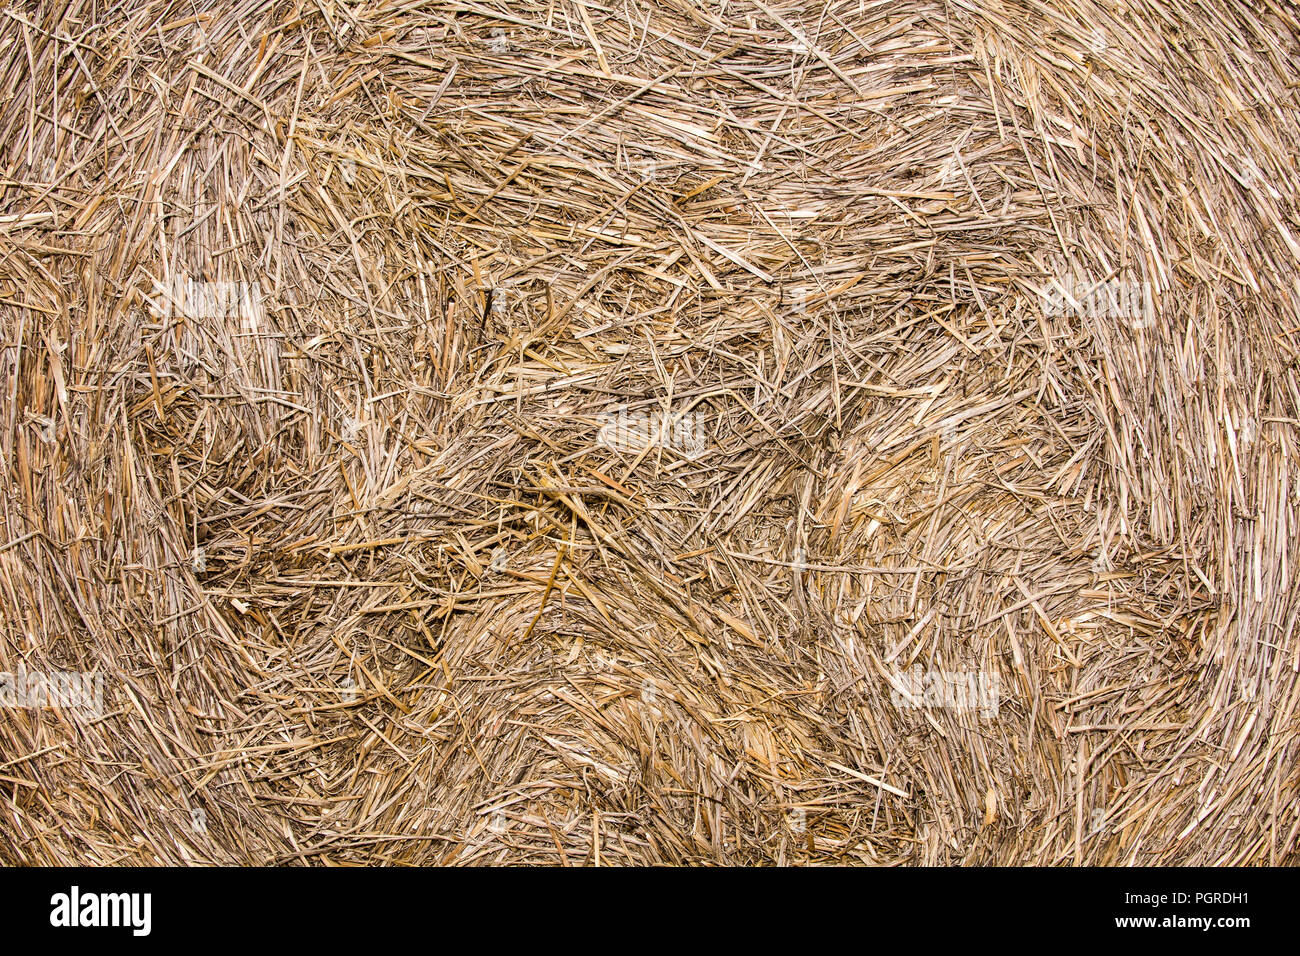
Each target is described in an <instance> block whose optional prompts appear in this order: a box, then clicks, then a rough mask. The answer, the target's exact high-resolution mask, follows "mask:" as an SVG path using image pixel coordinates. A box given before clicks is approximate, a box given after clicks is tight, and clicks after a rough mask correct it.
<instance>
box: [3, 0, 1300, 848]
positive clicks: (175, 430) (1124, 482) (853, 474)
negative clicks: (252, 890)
mask: <svg viewBox="0 0 1300 956" xmlns="http://www.w3.org/2000/svg"><path fill="white" fill-rule="evenodd" d="M0 76H2V77H3V84H4V91H5V94H6V95H5V97H4V98H3V101H0V143H2V144H3V146H2V148H0V180H2V182H0V190H2V192H0V196H2V197H3V198H2V199H0V328H2V329H3V341H2V342H0V671H8V672H13V671H17V670H19V669H20V668H24V669H25V670H26V671H28V672H33V671H41V672H54V671H79V672H93V673H96V674H100V675H102V676H103V681H104V706H103V710H102V713H100V714H98V715H95V714H91V713H87V712H84V711H81V710H77V709H74V708H66V707H65V708H55V709H33V708H24V707H13V708H7V709H4V710H0V861H2V862H5V863H9V864H54V863H91V864H124V865H144V864H214V863H215V864H233V863H265V864H306V865H338V864H359V863H365V864H438V863H456V864H471V863H473V864H483V863H535V864H547V865H553V864H566V865H580V864H589V865H590V864H601V865H605V864H647V863H656V864H657V863H670V864H685V863H692V864H696V863H730V864H799V863H819V864H820V863H843V864H882V865H893V864H922V863H923V864H973V863H1015V864H1023V863H1034V864H1048V865H1059V864H1080V863H1084V864H1153V863H1180V864H1181V863H1188V864H1191V863H1197V864H1263V863H1286V862H1292V861H1294V859H1295V853H1296V846H1297V832H1298V831H1300V798H1298V795H1300V770H1298V769H1297V744H1298V739H1300V738H1298V731H1300V727H1298V725H1297V714H1298V712H1300V698H1298V696H1297V694H1298V687H1297V667H1298V666H1300V639H1298V637H1297V633H1296V622H1297V616H1298V615H1300V600H1298V599H1297V590H1296V584H1295V576H1296V565H1297V561H1298V560H1300V553H1298V550H1300V549H1298V548H1297V542H1298V538H1297V518H1298V517H1300V514H1298V513H1297V509H1298V508H1300V421H1298V420H1297V415H1298V414H1300V375H1298V374H1297V358H1298V355H1300V351H1298V350H1300V310H1298V309H1297V302H1298V301H1300V282H1298V280H1297V275H1298V272H1297V266H1298V264H1300V219H1298V217H1297V199H1298V198H1300V186H1298V183H1300V175H1298V171H1297V167H1296V154H1297V148H1296V144H1297V142H1300V111H1298V110H1297V107H1298V106H1300V22H1298V21H1297V13H1296V8H1295V7H1294V6H1293V5H1291V4H1289V3H1280V2H1274V0H1258V2H1251V3H1244V2H1243V3H1230V2H1226V0H1204V2H1197V3H1191V2H1184V0H1179V2H1162V0H1115V2H1074V0H1055V2H1051V3H1040V2H1028V0H1027V2H1013V0H1005V2H1001V0H947V2H928V0H888V2H875V0H829V2H825V3H822V4H796V3H792V2H788V0H720V2H719V0H708V2H703V3H699V4H694V3H688V2H684V0H660V2H655V3H647V2H645V0H614V2H606V3H598V2H595V0H590V2H588V0H546V2H540V0H520V2H511V3H504V2H498V3H491V2H482V3H479V2H396V0H392V2H387V0H385V2H375V0H357V2H343V0H312V2H305V0H304V2H297V0H295V2H278V3H273V4H269V5H268V4H263V3H253V2H245V3H225V4H218V3H211V2H208V0H198V2H187V3H162V2H125V3H117V4H108V3H98V2H89V0H70V2H66V3H57V2H56V3H39V4H38V3H6V4H4V5H3V7H2V8H0ZM1053 276H1057V277H1060V276H1079V277H1084V279H1085V280H1086V281H1092V282H1101V281H1105V280H1110V279H1118V280H1122V281H1127V282H1136V283H1144V284H1146V287H1147V288H1149V290H1150V295H1151V301H1152V310H1153V312H1152V314H1151V315H1149V316H1147V317H1146V318H1145V319H1143V320H1141V321H1125V320H1122V319H1119V318H1116V317H1114V316H1112V315H1106V314H1094V313H1092V312H1090V311H1089V310H1087V309H1065V310H1063V311H1060V310H1058V311H1056V312H1055V313H1053V311H1052V310H1050V309H1045V308H1044V306H1043V301H1042V298H1041V295H1040V293H1041V291H1042V290H1043V289H1044V288H1045V287H1047V286H1048V284H1049V282H1050V281H1051V277H1053ZM193 283H208V284H209V285H207V286H202V288H207V289H224V288H238V289H241V290H243V292H241V295H243V296H244V298H243V299H241V301H240V303H239V307H238V308H233V309H229V308H223V309H216V310H213V309H210V308H200V309H197V310H196V308H195V302H194V300H192V299H191V300H188V301H187V300H185V299H184V296H181V298H180V300H179V301H178V300H177V299H176V290H177V289H185V288H195V286H193V285H192V284H193ZM221 283H238V284H241V285H238V286H224V285H216V284H221ZM254 284H256V285H255V286H254ZM225 304H226V305H229V303H228V302H227V303H225ZM245 306H247V307H245ZM620 410H621V411H623V412H625V413H627V414H629V415H634V416H635V415H642V416H651V418H652V419H653V417H654V416H661V417H662V416H674V415H679V414H689V415H692V416H696V418H695V419H693V420H695V421H699V422H701V423H702V441H701V442H700V443H699V444H698V446H691V447H690V448H687V449H685V450H684V448H683V446H682V445H681V443H680V442H678V443H675V442H673V441H658V442H655V441H647V442H644V443H643V447H638V444H637V442H636V441H631V442H628V441H624V442H623V443H622V444H620V443H618V442H610V441H606V440H602V434H603V433H602V429H603V428H605V427H606V426H607V424H608V422H609V420H610V418H609V416H611V415H616V414H617V413H618V412H619V411H620ZM913 667H919V668H921V669H923V670H930V669H933V670H940V671H946V672H956V671H962V672H978V673H981V674H985V675H996V676H997V679H998V681H999V687H1000V700H999V702H998V707H997V710H996V714H995V715H993V716H989V715H986V714H981V713H979V712H975V711H971V710H962V709H960V708H951V707H909V706H900V705H899V703H898V702H897V697H898V674H899V673H903V672H909V671H910V669H911V668H913Z"/></svg>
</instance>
